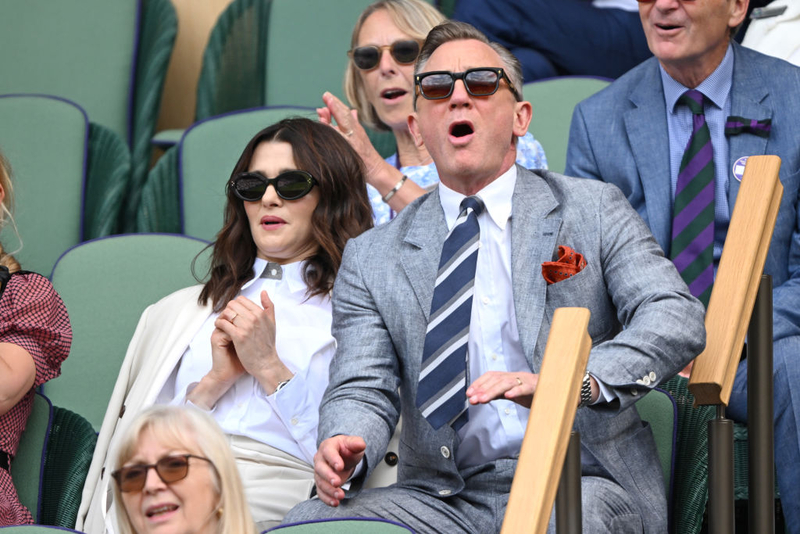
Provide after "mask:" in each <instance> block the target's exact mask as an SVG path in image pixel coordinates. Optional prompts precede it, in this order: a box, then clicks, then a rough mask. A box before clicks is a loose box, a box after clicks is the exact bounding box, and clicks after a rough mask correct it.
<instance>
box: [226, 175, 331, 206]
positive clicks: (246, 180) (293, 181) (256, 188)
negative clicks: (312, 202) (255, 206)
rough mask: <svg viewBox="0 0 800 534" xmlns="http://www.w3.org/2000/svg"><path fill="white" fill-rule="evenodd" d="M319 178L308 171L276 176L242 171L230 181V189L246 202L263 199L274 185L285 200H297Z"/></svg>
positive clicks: (305, 193)
mask: <svg viewBox="0 0 800 534" xmlns="http://www.w3.org/2000/svg"><path fill="white" fill-rule="evenodd" d="M316 184H317V180H316V179H315V178H314V177H313V176H311V175H310V174H309V173H307V172H306V171H287V172H283V173H281V174H279V175H278V176H276V177H275V178H267V177H266V176H264V175H263V174H261V173H260V172H240V173H239V174H237V175H236V176H234V177H233V178H231V181H230V182H228V189H230V191H231V192H233V194H234V195H236V196H237V197H238V198H240V199H242V200H244V201H246V202H256V201H258V200H261V198H262V197H263V196H264V193H266V192H267V187H269V186H272V187H274V188H275V192H276V193H277V194H278V196H279V197H281V198H282V199H284V200H297V199H298V198H301V197H303V196H305V195H307V194H308V193H309V192H310V191H311V189H312V188H313V187H314V185H316Z"/></svg>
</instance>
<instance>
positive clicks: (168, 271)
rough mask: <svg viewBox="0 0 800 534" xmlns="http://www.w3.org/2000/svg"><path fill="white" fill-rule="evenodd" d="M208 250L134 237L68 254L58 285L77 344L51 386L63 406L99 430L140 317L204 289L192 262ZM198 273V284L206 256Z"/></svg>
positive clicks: (170, 238) (198, 244) (172, 238)
mask: <svg viewBox="0 0 800 534" xmlns="http://www.w3.org/2000/svg"><path fill="white" fill-rule="evenodd" d="M206 244H207V243H206V242H204V241H201V240H199V239H192V238H188V237H186V236H176V235H163V234H128V235H120V236H113V237H107V238H102V239H95V240H92V241H88V242H86V243H83V244H81V245H78V246H76V247H74V248H72V249H70V250H68V251H67V252H66V253H64V255H63V256H62V257H61V258H60V259H59V260H58V262H57V263H56V266H55V268H54V270H53V276H52V282H53V286H54V287H55V288H56V290H57V291H58V292H59V294H60V295H61V298H62V299H63V300H64V304H65V305H66V307H67V311H68V312H69V316H70V321H71V323H72V331H73V340H72V350H71V351H70V356H69V358H67V359H66V361H65V362H64V364H63V365H62V369H61V376H60V377H58V378H56V379H54V380H51V381H50V382H48V383H47V384H45V385H44V392H45V393H46V394H47V396H48V397H49V398H50V399H51V400H52V401H53V402H54V403H55V404H56V405H58V406H62V407H65V408H68V409H70V410H73V411H75V412H77V413H79V414H81V415H82V416H84V417H85V418H86V419H87V420H88V421H89V422H90V423H91V424H92V425H93V427H94V428H95V429H96V430H99V429H100V426H101V424H102V422H103V417H104V415H105V412H106V407H107V406H108V400H109V399H110V398H111V392H112V390H113V388H114V384H115V383H116V381H117V376H118V374H119V369H120V366H121V365H122V361H123V359H124V357H125V352H126V350H127V347H128V343H129V342H130V339H131V337H132V336H133V332H134V330H135V329H136V324H137V322H138V320H139V316H140V315H141V313H142V312H143V311H144V309H145V308H146V307H147V306H149V305H150V304H152V303H154V302H156V301H158V300H159V299H161V298H162V297H164V296H166V295H168V294H169V293H172V292H173V291H176V290H178V289H180V288H183V287H187V286H190V285H194V284H196V283H197V282H196V280H195V278H194V276H193V275H192V262H193V260H194V258H195V257H196V256H197V255H198V254H199V253H200V252H201V251H202V250H203V249H204V247H205V246H206ZM195 267H196V272H197V273H198V276H203V275H204V274H205V272H206V270H207V269H208V255H207V253H205V254H204V255H203V256H201V257H200V258H199V259H198V261H197V262H196V265H195Z"/></svg>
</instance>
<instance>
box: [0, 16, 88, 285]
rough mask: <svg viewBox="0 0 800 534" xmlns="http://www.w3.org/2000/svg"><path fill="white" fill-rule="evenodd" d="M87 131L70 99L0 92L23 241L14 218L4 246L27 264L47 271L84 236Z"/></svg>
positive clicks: (3, 144)
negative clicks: (83, 195)
mask: <svg viewBox="0 0 800 534" xmlns="http://www.w3.org/2000/svg"><path fill="white" fill-rule="evenodd" d="M0 18H2V17H0ZM1 34H2V33H0V35H1ZM0 48H3V47H0ZM0 78H3V76H0ZM88 131H89V124H88V122H87V119H86V115H85V114H84V112H83V110H81V108H79V107H78V106H77V105H75V104H73V103H72V102H69V101H66V100H61V99H57V98H52V97H44V96H29V95H20V96H3V97H0V150H2V151H3V153H4V154H5V157H6V159H7V160H8V162H9V163H10V164H11V167H12V171H13V178H12V180H13V183H14V193H15V197H16V199H15V200H16V211H15V212H14V220H15V222H16V226H17V229H18V230H19V237H21V238H22V245H24V246H23V248H21V249H20V242H19V239H18V237H17V234H16V232H15V231H14V226H13V225H11V224H7V225H6V226H5V228H4V229H3V231H2V233H0V242H2V243H3V247H4V249H5V250H6V251H8V252H12V251H17V252H14V254H15V256H16V258H17V259H18V260H19V262H20V264H21V265H22V266H23V268H25V269H28V270H30V271H36V272H39V273H41V274H43V275H44V276H48V275H49V274H50V271H52V269H53V265H54V264H55V262H56V259H58V256H59V255H60V254H61V253H62V252H64V251H65V250H66V249H68V248H69V247H71V246H73V245H75V244H77V243H79V242H80V241H81V213H82V205H81V191H82V190H83V188H84V182H85V167H84V163H85V158H86V150H87V145H86V138H87V136H88ZM43 214H46V216H43Z"/></svg>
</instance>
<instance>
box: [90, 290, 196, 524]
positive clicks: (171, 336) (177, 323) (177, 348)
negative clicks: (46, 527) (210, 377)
mask: <svg viewBox="0 0 800 534" xmlns="http://www.w3.org/2000/svg"><path fill="white" fill-rule="evenodd" d="M202 287H203V286H199V285H198V286H192V287H188V288H186V289H181V290H180V291H176V292H175V293H172V294H171V295H168V296H167V297H164V298H163V299H161V300H160V301H158V302H157V303H155V304H153V305H151V306H149V307H148V308H147V309H146V310H145V311H144V313H143V314H142V316H141V318H140V319H139V324H138V325H137V327H136V332H135V333H134V335H133V338H132V339H131V342H130V345H128V351H127V353H126V354H125V360H124V361H123V363H122V368H121V369H120V371H119V377H118V378H117V383H116V385H115V386H114V391H113V393H112V394H111V400H110V401H109V403H108V409H107V410H106V415H105V417H104V418H103V426H102V427H101V428H100V434H99V435H98V439H97V447H96V448H95V451H94V456H93V458H92V464H91V466H90V467H89V474H88V475H87V477H86V484H85V485H84V487H83V495H82V498H81V505H80V508H79V510H78V518H77V523H76V526H75V528H76V529H77V530H80V531H81V532H86V533H88V534H100V533H102V532H103V531H104V530H105V528H106V525H110V524H112V516H113V515H114V510H113V509H112V510H107V508H108V507H109V506H110V505H111V502H112V499H111V498H110V496H111V494H112V493H111V492H112V488H111V485H110V484H109V481H110V480H111V471H112V466H111V464H112V463H113V461H114V458H115V456H116V453H117V448H118V446H119V443H118V442H119V438H120V436H122V435H123V434H124V432H125V430H126V429H127V428H128V425H130V423H131V421H132V420H133V419H134V418H135V417H136V415H137V414H138V413H139V412H140V411H141V410H143V409H144V408H147V407H149V406H151V405H153V404H154V402H155V400H156V398H157V397H158V394H159V393H160V392H161V389H162V388H163V387H164V384H165V383H166V381H167V379H168V378H169V376H170V374H171V373H172V371H173V370H174V369H175V366H176V365H177V364H178V361H179V360H180V358H181V356H183V353H184V351H185V350H186V347H188V346H189V343H190V342H191V340H192V338H193V337H194V335H195V334H196V333H197V331H198V330H199V329H200V327H201V326H202V325H203V323H204V322H205V320H206V319H207V318H208V317H209V316H210V315H211V313H212V309H211V303H210V302H209V304H208V305H207V306H199V305H198V304H197V298H198V296H199V295H200V291H201V290H202ZM106 516H108V517H106Z"/></svg>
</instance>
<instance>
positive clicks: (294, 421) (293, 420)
mask: <svg viewBox="0 0 800 534" xmlns="http://www.w3.org/2000/svg"><path fill="white" fill-rule="evenodd" d="M297 423H299V421H298V420H297V417H292V425H293V426H297Z"/></svg>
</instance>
